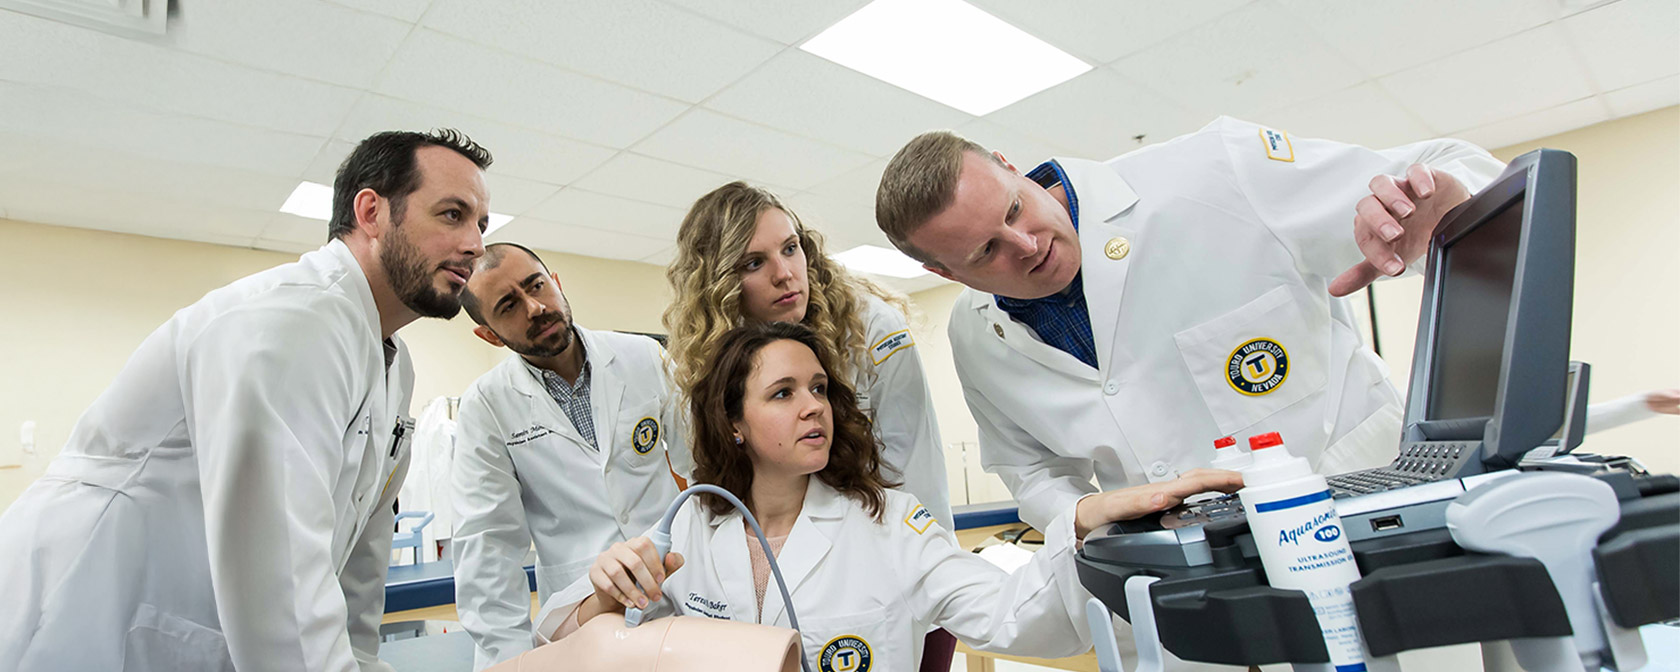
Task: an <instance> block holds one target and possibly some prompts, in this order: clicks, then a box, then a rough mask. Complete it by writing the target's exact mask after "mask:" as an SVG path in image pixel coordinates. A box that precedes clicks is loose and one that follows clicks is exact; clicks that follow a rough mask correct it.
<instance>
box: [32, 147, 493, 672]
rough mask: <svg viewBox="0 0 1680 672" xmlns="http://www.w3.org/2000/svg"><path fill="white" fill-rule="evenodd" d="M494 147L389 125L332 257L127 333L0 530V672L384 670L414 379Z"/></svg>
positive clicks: (366, 166)
mask: <svg viewBox="0 0 1680 672" xmlns="http://www.w3.org/2000/svg"><path fill="white" fill-rule="evenodd" d="M490 160H491V158H490V154H489V152H487V151H485V150H484V149H483V148H481V147H479V146H478V145H476V144H474V143H473V142H472V141H471V140H470V139H468V138H466V137H465V136H463V135H461V134H459V133H457V132H455V131H447V130H446V131H437V132H433V133H429V134H424V133H411V132H387V133H380V134H376V135H374V136H372V137H369V138H368V139H366V140H364V141H363V142H362V143H361V144H359V145H358V146H357V147H356V149H355V150H354V151H352V152H351V154H350V156H349V158H348V159H346V160H345V162H344V164H343V166H342V167H340V168H339V171H338V176H337V178H336V180H335V182H334V185H333V189H334V193H333V214H332V220H331V223H330V225H329V232H328V233H329V236H328V238H329V242H328V244H327V245H326V246H325V247H322V248H321V249H319V250H316V251H314V252H310V253H308V254H305V255H303V257H302V258H301V259H299V260H298V261H297V262H295V263H290V264H285V265H283V266H279V267H276V268H273V269H269V270H267V271H263V272H260V273H257V274H255V275H252V276H249V277H246V278H243V279H241V280H237V281H235V282H234V283H233V284H230V285H228V286H226V287H223V288H221V289H217V290H215V291H212V292H210V293H209V294H207V295H205V297H204V298H203V299H200V300H199V301H198V302H197V303H194V304H193V305H191V306H188V307H186V308H184V309H182V310H180V311H179V312H177V313H176V314H175V315H174V317H172V318H170V319H169V321H168V322H165V323H164V324H163V326H161V327H159V328H158V329H157V330H156V331H154V332H152V334H151V335H150V336H149V337H147V338H146V340H145V341H144V342H142V343H141V344H140V348H139V349H138V350H136V351H135V353H134V355H133V357H132V358H130V359H129V361H128V363H127V364H126V365H125V366H124V367H123V369H122V370H121V371H120V372H118V374H117V377H116V379H115V380H113V381H112V383H111V386H110V387H109V388H107V389H106V391H105V392H104V394H102V395H100V396H99V398H98V399H96V400H95V401H94V402H93V405H92V406H90V407H89V408H88V409H87V412H86V413H84V414H83V415H82V417H81V419H80V420H79V421H78V422H77V423H76V426H75V428H74V430H73V431H72V432H71V434H70V438H69V440H68V441H67V442H66V444H65V446H64V448H63V451H62V452H61V453H60V455H59V456H58V457H57V458H56V459H55V460H53V462H52V464H50V465H49V466H48V467H47V471H46V473H45V475H43V476H42V477H41V478H40V479H39V480H37V481H36V482H35V483H34V484H32V485H31V486H30V487H29V488H28V490H26V491H25V492H24V494H23V495H22V496H21V497H20V498H19V499H18V500H17V502H15V503H14V504H13V505H12V506H11V507H10V508H9V509H8V510H7V511H6V513H5V514H4V515H3V516H0V535H4V538H6V539H8V540H10V541H9V542H8V543H7V544H5V545H4V546H3V547H0V595H5V596H6V599H5V606H3V607H0V669H4V670H122V669H128V670H233V669H236V668H237V669H239V670H333V671H337V672H349V671H353V670H357V669H358V668H360V669H363V670H366V669H389V666H387V665H384V664H382V663H380V662H379V660H378V650H379V622H380V619H381V617H382V615H383V612H384V604H385V573H386V567H387V566H388V565H389V558H390V549H391V535H392V518H393V513H392V500H393V499H394V498H395V497H396V494H397V491H398V490H399V489H401V486H402V481H403V477H404V473H405V472H406V470H407V464H408V448H407V446H406V442H405V441H404V434H405V432H406V431H408V429H409V428H410V424H411V423H410V424H405V423H408V421H407V419H406V417H405V416H406V414H407V410H408V402H409V395H410V393H411V391H412V388H413V373H412V370H411V368H410V365H409V361H408V353H407V351H406V349H405V348H404V346H403V344H402V341H401V340H399V339H397V338H396V336H395V333H396V331H397V330H398V329H399V328H401V327H402V326H404V325H407V324H408V323H410V322H413V321H414V320H415V319H417V318H420V317H423V316H424V317H439V318H448V317H450V316H453V315H454V314H455V313H456V312H457V311H459V309H460V302H459V293H460V292H461V290H462V288H463V287H465V286H466V282H467V279H468V277H470V276H471V274H472V261H473V260H474V259H475V258H477V257H478V256H479V255H480V254H481V253H482V252H483V241H482V232H483V230H484V227H485V226H486V225H487V224H488V221H489V212H490V211H489V195H488V193H487V192H486V191H485V186H484V168H485V167H487V166H488V165H490Z"/></svg>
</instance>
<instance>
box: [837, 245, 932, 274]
mask: <svg viewBox="0 0 1680 672" xmlns="http://www.w3.org/2000/svg"><path fill="white" fill-rule="evenodd" d="M834 260H835V261H838V262H840V263H841V264H842V265H844V266H845V267H846V268H849V269H852V270H854V271H858V272H860V273H873V274H875V275H885V276H887V277H891V278H919V277H921V276H924V275H927V274H928V270H927V269H925V268H922V262H919V261H916V260H915V259H911V258H910V257H907V256H904V253H902V252H899V251H898V250H889V249H887V248H884V247H877V246H875V245H859V246H857V247H854V248H852V249H849V250H846V251H845V252H841V253H839V254H836V255H834Z"/></svg>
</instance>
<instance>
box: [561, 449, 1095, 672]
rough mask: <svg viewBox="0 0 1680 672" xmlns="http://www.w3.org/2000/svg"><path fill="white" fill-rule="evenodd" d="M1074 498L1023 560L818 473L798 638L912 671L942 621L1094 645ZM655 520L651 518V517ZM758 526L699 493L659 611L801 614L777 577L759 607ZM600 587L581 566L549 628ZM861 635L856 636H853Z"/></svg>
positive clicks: (896, 495) (978, 640) (751, 616)
mask: <svg viewBox="0 0 1680 672" xmlns="http://www.w3.org/2000/svg"><path fill="white" fill-rule="evenodd" d="M1072 513H1073V511H1072V507H1069V508H1068V510H1067V511H1065V512H1064V514H1063V515H1061V516H1059V517H1057V519H1056V520H1055V522H1054V523H1052V525H1051V526H1050V527H1049V528H1048V529H1047V530H1046V532H1045V534H1044V537H1045V545H1044V548H1043V549H1042V550H1040V551H1038V552H1037V553H1035V554H1033V558H1032V560H1031V561H1030V562H1029V563H1028V564H1027V565H1026V566H1024V567H1021V568H1020V569H1017V570H1015V572H1014V573H1006V572H1004V571H1003V570H1002V569H999V568H998V567H996V566H994V565H992V564H991V563H990V562H987V561H986V560H983V559H981V558H980V556H978V555H975V554H973V553H970V552H968V551H966V550H963V549H962V548H960V547H958V546H957V545H956V543H955V542H954V541H953V539H952V538H951V535H949V534H944V533H943V531H942V530H940V529H939V528H940V525H941V524H940V523H939V522H937V521H935V520H933V519H932V516H931V515H930V514H928V513H927V512H926V509H924V508H923V507H922V506H921V505H920V504H918V503H917V502H916V498H915V497H913V496H911V495H909V494H906V493H903V492H898V491H894V490H888V491H886V505H885V510H884V512H883V515H882V520H881V521H880V522H876V521H875V519H874V518H872V517H870V515H869V513H868V512H867V511H866V510H865V509H864V508H863V505H862V504H860V503H858V502H857V501H856V500H853V499H851V498H849V497H847V496H845V495H842V494H840V493H839V492H837V491H835V490H834V489H832V488H830V487H828V486H827V485H824V484H823V483H822V481H821V480H819V479H817V478H812V479H811V482H810V485H809V487H808V488H807V489H806V494H805V505H804V507H803V508H802V509H801V510H800V512H799V520H798V521H796V522H795V523H794V526H793V530H792V531H791V532H790V533H789V535H788V538H787V541H786V542H784V543H783V545H782V549H781V552H780V554H779V555H778V558H777V562H778V564H779V565H780V566H781V570H782V576H783V577H784V578H786V579H787V585H788V592H789V594H790V595H791V597H792V598H793V605H794V613H795V614H796V615H797V616H798V617H799V627H800V635H801V639H802V641H801V644H802V646H803V648H804V653H805V657H806V658H808V659H809V660H810V662H811V666H810V669H812V670H829V669H862V667H861V666H859V667H856V668H848V667H845V666H844V665H841V664H832V663H833V662H839V663H851V662H856V661H855V660H851V661H848V660H842V661H831V664H830V665H827V666H824V665H822V664H821V662H822V661H821V657H822V656H823V650H824V647H825V646H827V645H828V644H829V643H831V642H835V641H836V640H837V639H839V638H843V637H851V638H855V639H856V640H861V641H862V642H864V643H865V644H866V645H867V647H868V650H869V653H870V666H869V669H872V670H892V671H899V670H915V669H916V667H917V665H919V664H920V661H921V658H922V642H923V637H924V636H925V634H926V633H927V632H928V631H929V630H931V629H933V628H941V627H942V628H945V629H946V630H947V631H949V632H950V633H951V634H953V635H956V636H957V638H959V639H961V640H963V641H964V642H967V643H968V644H969V645H970V646H973V647H974V648H977V649H981V650H986V651H998V652H1005V653H1012V654H1017V655H1023V656H1034V657H1042V658H1052V657H1062V656H1072V655H1077V654H1079V653H1080V652H1082V651H1085V650H1087V649H1089V648H1090V646H1091V639H1090V630H1089V627H1088V626H1087V625H1086V623H1085V619H1084V617H1083V613H1084V612H1083V609H1084V604H1085V600H1087V599H1089V598H1090V594H1089V593H1087V592H1086V591H1085V589H1084V588H1083V587H1082V586H1080V584H1079V578H1078V577H1077V576H1076V571H1075V568H1074V548H1073V546H1074V539H1073V522H1072ZM650 531H651V530H650ZM748 543H752V544H757V543H758V539H757V538H756V537H754V536H753V535H752V533H751V532H750V531H749V530H748V529H747V528H746V525H745V524H744V522H743V521H742V518H741V514H740V513H739V512H736V511H734V510H731V511H730V512H729V513H727V514H725V515H722V516H718V515H713V514H712V513H711V512H710V510H709V509H708V508H707V507H706V506H704V503H703V502H701V501H699V498H698V497H696V498H694V499H691V500H690V501H689V502H687V503H686V504H684V506H683V510H682V511H681V512H680V513H679V515H678V516H677V518H676V520H675V521H674V524H673V526H672V528H671V550H673V551H675V552H677V553H681V554H682V556H683V560H684V564H683V567H682V569H679V570H677V571H676V572H675V573H673V574H671V576H670V577H669V578H667V579H666V581H665V583H664V585H663V586H662V590H663V591H664V598H663V599H662V600H660V601H659V602H657V603H654V604H652V605H649V609H648V617H649V618H655V617H660V616H668V615H672V614H674V613H681V614H683V615H688V616H706V617H711V618H724V619H730V620H735V621H744V622H748V623H754V622H757V623H765V624H771V625H778V626H781V627H791V626H790V624H789V620H788V617H787V611H786V609H785V608H784V606H783V604H782V597H781V593H780V591H778V590H777V588H776V580H775V578H774V577H772V578H771V579H770V585H769V587H768V588H767V589H766V590H765V592H764V603H763V614H762V616H760V614H758V613H757V609H756V606H757V605H756V604H755V600H754V592H753V576H752V565H751V560H750V559H749V557H748V555H747V553H748V551H747V544H748ZM593 592H594V587H593V586H592V585H591V584H590V582H589V577H587V576H585V577H583V578H580V579H579V580H578V581H577V582H575V583H573V584H572V585H570V586H567V587H566V588H565V590H562V591H560V592H559V593H556V594H555V595H554V597H553V598H551V599H549V600H548V601H547V602H546V603H544V605H543V610H542V613H541V615H540V616H539V623H541V625H540V626H539V627H538V633H539V636H545V637H546V636H547V635H550V634H553V633H554V632H555V631H556V630H557V629H558V628H559V626H560V624H561V623H563V622H564V619H566V618H568V617H570V615H571V613H572V611H573V610H574V609H575V608H576V606H577V604H578V603H579V602H582V601H583V599H584V598H586V597H588V596H589V595H590V594H591V593H593ZM853 641H854V640H848V642H849V643H851V642H853Z"/></svg>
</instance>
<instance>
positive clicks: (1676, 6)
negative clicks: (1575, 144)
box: [1562, 0, 1680, 91]
mask: <svg viewBox="0 0 1680 672" xmlns="http://www.w3.org/2000/svg"><path fill="white" fill-rule="evenodd" d="M1562 24H1563V31H1564V33H1565V34H1567V35H1568V36H1569V39H1570V40H1571V41H1573V42H1574V43H1575V47H1576V48H1577V49H1580V50H1581V60H1582V61H1583V62H1585V63H1586V66H1587V74H1588V75H1591V76H1592V80H1593V82H1594V83H1595V84H1597V85H1598V88H1599V90H1600V91H1614V90H1616V89H1622V88H1626V87H1629V86H1633V85H1635V84H1641V83H1644V82H1649V81H1651V80H1654V79H1659V78H1662V77H1668V76H1670V75H1674V74H1675V73H1680V47H1677V46H1676V45H1680V2H1675V1H1674V0H1621V1H1620V2H1616V3H1612V4H1608V5H1603V6H1601V7H1596V8H1594V9H1592V10H1589V11H1586V12H1582V13H1580V14H1576V15H1575V16H1571V17H1569V18H1567V19H1564V20H1563V21H1562Z"/></svg>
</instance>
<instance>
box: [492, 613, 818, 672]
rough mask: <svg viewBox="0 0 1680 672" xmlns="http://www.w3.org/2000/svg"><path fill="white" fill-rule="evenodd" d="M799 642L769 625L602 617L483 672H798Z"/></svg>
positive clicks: (793, 634) (784, 630) (682, 618)
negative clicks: (630, 624)
mask: <svg viewBox="0 0 1680 672" xmlns="http://www.w3.org/2000/svg"><path fill="white" fill-rule="evenodd" d="M798 644H799V633H796V632H794V631H792V630H789V629H787V628H778V627H774V626H769V625H758V624H755V623H738V622H735V621H725V620H719V619H714V618H703V617H699V616H674V617H670V618H659V619H654V620H651V621H646V622H644V623H642V624H641V625H640V626H637V627H634V628H627V627H624V615H623V614H602V615H600V616H596V617H595V618H592V619H590V620H589V622H588V623H584V624H583V626H582V627H580V628H578V629H577V631H576V632H573V633H572V634H570V635H567V636H566V637H564V638H562V639H560V640H559V641H556V642H553V643H551V644H545V645H543V646H539V647H537V648H535V649H532V650H531V651H528V652H526V653H524V654H522V655H520V656H519V657H517V658H514V659H513V660H509V661H505V662H503V663H501V664H499V665H496V666H495V667H491V668H490V669H489V670H488V671H487V672H559V671H561V670H584V671H593V670H604V671H607V672H642V671H644V670H645V671H647V672H711V671H713V670H731V671H733V672H800V669H799V646H798Z"/></svg>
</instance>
